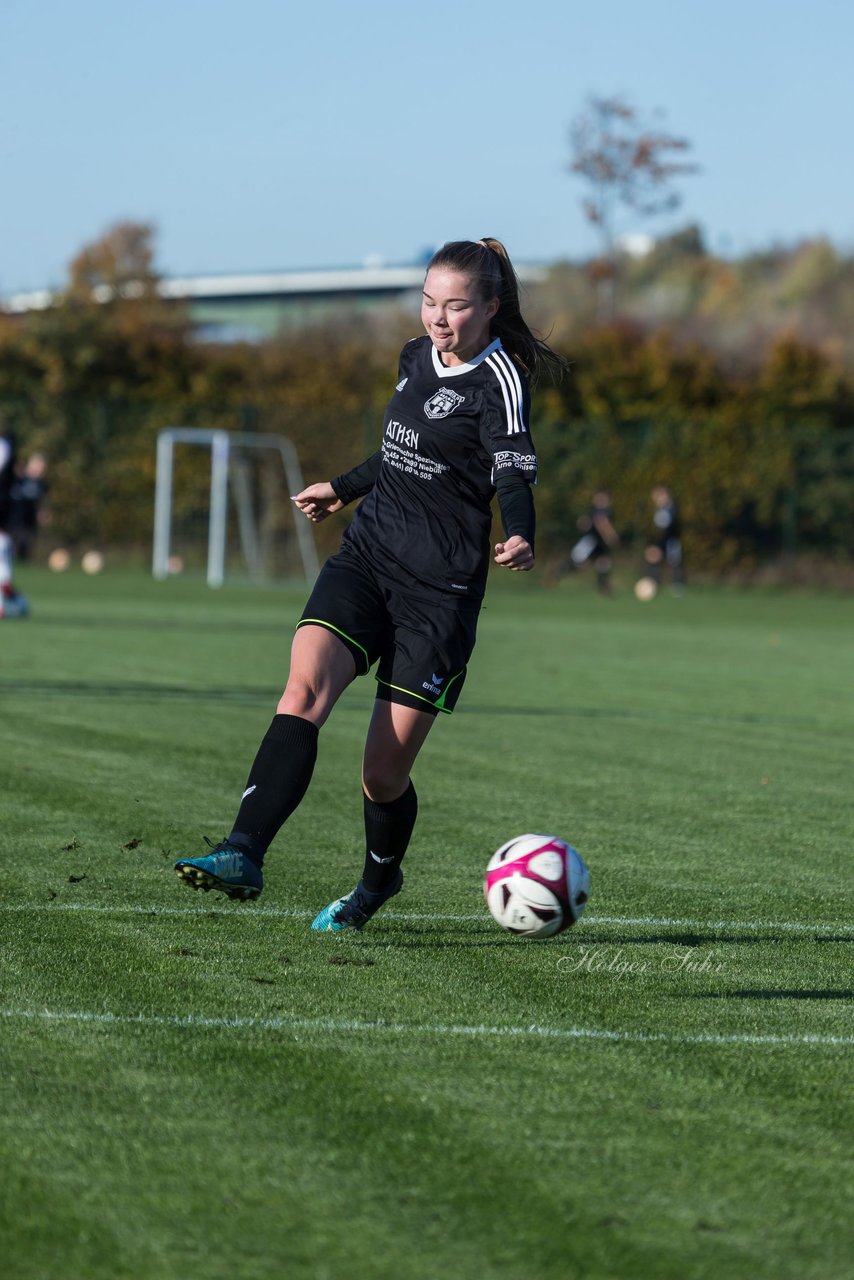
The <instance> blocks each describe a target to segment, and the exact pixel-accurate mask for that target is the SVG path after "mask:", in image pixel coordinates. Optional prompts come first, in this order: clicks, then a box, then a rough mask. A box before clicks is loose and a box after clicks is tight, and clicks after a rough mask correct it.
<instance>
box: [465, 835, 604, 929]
mask: <svg viewBox="0 0 854 1280" xmlns="http://www.w3.org/2000/svg"><path fill="white" fill-rule="evenodd" d="M483 892H484V895H485V896H486V905H487V907H488V908H489V913H490V915H491V916H492V918H493V920H495V921H497V923H498V924H500V925H501V927H502V929H507V931H508V932H509V933H518V934H520V935H521V936H522V937H524V938H548V937H551V935H552V934H555V933H561V932H562V931H563V930H564V929H568V928H569V927H570V925H573V924H575V922H576V920H578V918H579V917H580V915H581V913H582V912H583V911H584V908H585V906H586V905H587V899H588V897H589V896H590V872H589V871H588V869H587V865H586V863H585V862H584V859H583V858H582V857H581V855H580V854H579V853H578V851H577V850H576V849H573V847H572V845H570V844H567V843H566V841H565V840H561V839H560V838H559V837H558V836H543V835H524V836H515V837H514V838H513V839H512V840H508V841H507V843H506V844H503V845H502V846H501V848H500V849H497V850H496V851H495V853H494V854H493V855H492V857H491V858H490V859H489V865H488V866H487V868H486V875H485V876H484V880H483Z"/></svg>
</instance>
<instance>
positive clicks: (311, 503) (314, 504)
mask: <svg viewBox="0 0 854 1280" xmlns="http://www.w3.org/2000/svg"><path fill="white" fill-rule="evenodd" d="M291 502H293V503H294V505H295V506H297V507H298V508H299V510H300V511H301V512H302V513H303V515H304V516H308V518H309V520H311V522H312V524H320V521H321V520H325V519H326V517H327V516H331V515H332V514H333V513H334V512H336V511H340V510H341V508H342V507H343V506H344V503H343V502H342V501H341V499H340V498H339V497H338V495H337V494H336V492H335V490H334V489H333V488H332V485H331V484H330V483H329V481H328V480H321V482H320V483H319V484H310V485H309V486H308V488H307V489H303V490H301V492H300V493H293V494H291Z"/></svg>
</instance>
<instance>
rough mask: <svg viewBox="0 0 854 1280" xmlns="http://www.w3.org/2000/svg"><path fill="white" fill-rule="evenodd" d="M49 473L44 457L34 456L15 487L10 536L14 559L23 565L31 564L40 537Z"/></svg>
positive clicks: (29, 459)
mask: <svg viewBox="0 0 854 1280" xmlns="http://www.w3.org/2000/svg"><path fill="white" fill-rule="evenodd" d="M46 473H47V463H46V462H45V459H44V456H43V455H42V454H40V453H34V454H33V455H32V457H30V458H28V459H27V462H26V465H25V466H24V468H23V470H22V471H19V473H18V476H17V478H16V480H15V483H14V485H13V487H12V514H11V533H12V538H13V540H14V544H15V555H16V556H17V558H18V559H19V560H22V561H23V560H29V558H30V552H31V551H32V549H33V545H34V544H35V540H36V537H37V535H38V530H39V520H40V511H41V504H42V500H43V499H44V496H45V494H46V493H47V479H46V478H45V477H46Z"/></svg>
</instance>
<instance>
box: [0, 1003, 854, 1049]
mask: <svg viewBox="0 0 854 1280" xmlns="http://www.w3.org/2000/svg"><path fill="white" fill-rule="evenodd" d="M0 1018H8V1019H14V1018H20V1019H25V1020H27V1021H41V1022H72V1023H90V1024H96V1025H100V1026H104V1025H106V1026H139V1027H176V1028H178V1027H184V1028H186V1029H188V1030H190V1031H209V1030H214V1031H283V1032H292V1033H299V1032H301V1031H316V1032H320V1033H331V1034H333V1035H338V1034H341V1033H348V1034H352V1033H365V1034H379V1035H417V1036H435V1037H438V1038H442V1037H446V1036H471V1037H475V1038H476V1037H489V1038H493V1039H520V1038H525V1037H528V1038H534V1039H540V1040H600V1041H606V1042H610V1043H612V1044H671V1045H687V1044H698V1045H709V1046H719V1045H748V1046H755V1045H781V1046H792V1045H811V1046H819V1045H820V1046H825V1045H826V1046H830V1047H837V1046H845V1047H847V1046H852V1045H854V1036H823V1035H801V1036H797V1035H791V1036H787V1035H751V1034H744V1035H739V1034H733V1035H704V1034H697V1035H693V1034H690V1033H686V1034H676V1035H668V1034H666V1033H665V1032H651V1031H609V1030H606V1029H605V1028H600V1027H542V1026H538V1025H536V1024H535V1025H533V1026H529V1027H494V1026H466V1025H460V1024H455V1023H407V1022H362V1021H358V1020H356V1019H352V1018H299V1017H296V1016H295V1017H292V1018H287V1017H286V1018H204V1017H200V1016H198V1015H197V1014H186V1015H183V1016H178V1015H173V1016H165V1015H162V1014H143V1013H140V1014H115V1013H87V1012H85V1011H81V1012H57V1011H54V1010H51V1009H0Z"/></svg>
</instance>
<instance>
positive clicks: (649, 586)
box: [635, 578, 658, 602]
mask: <svg viewBox="0 0 854 1280" xmlns="http://www.w3.org/2000/svg"><path fill="white" fill-rule="evenodd" d="M635 595H636V596H637V598H638V600H643V601H644V602H646V601H647V600H654V599H655V597H656V596H657V595H658V583H657V582H656V581H655V579H654V578H638V580H637V582H636V583H635Z"/></svg>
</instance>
